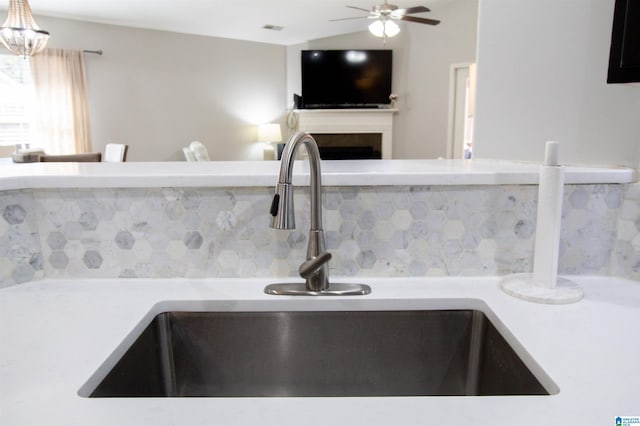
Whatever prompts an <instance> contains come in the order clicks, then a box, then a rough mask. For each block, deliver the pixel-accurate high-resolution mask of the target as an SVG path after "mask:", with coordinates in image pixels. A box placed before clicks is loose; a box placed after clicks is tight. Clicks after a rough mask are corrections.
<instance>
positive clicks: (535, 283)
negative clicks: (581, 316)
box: [500, 141, 583, 305]
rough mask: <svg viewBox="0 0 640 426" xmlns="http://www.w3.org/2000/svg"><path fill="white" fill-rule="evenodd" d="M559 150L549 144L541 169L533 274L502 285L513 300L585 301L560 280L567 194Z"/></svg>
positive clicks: (512, 277)
mask: <svg viewBox="0 0 640 426" xmlns="http://www.w3.org/2000/svg"><path fill="white" fill-rule="evenodd" d="M559 148H560V144H559V143H558V142H553V141H550V142H547V143H546V146H545V156H544V163H543V165H542V166H541V167H540V178H539V186H538V213H537V224H536V236H535V251H534V258H533V273H527V274H513V275H508V276H506V277H505V278H504V279H503V280H502V281H501V282H500V288H501V289H502V290H503V291H504V292H505V293H507V294H509V295H511V296H513V297H517V298H519V299H523V300H527V301H530V302H537V303H547V304H554V305H558V304H565V303H574V302H577V301H579V300H581V299H582V297H583V292H582V289H581V288H580V287H578V285H577V284H576V283H574V282H573V281H570V280H567V279H565V278H559V277H558V258H559V254H560V223H561V219H562V198H563V192H564V167H563V166H561V165H560V164H559V161H558V158H559Z"/></svg>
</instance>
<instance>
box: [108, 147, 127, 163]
mask: <svg viewBox="0 0 640 426" xmlns="http://www.w3.org/2000/svg"><path fill="white" fill-rule="evenodd" d="M128 149H129V147H128V146H127V145H125V144H121V143H108V144H106V145H105V147H104V158H103V161H104V162H105V163H122V162H124V161H127V151H128Z"/></svg>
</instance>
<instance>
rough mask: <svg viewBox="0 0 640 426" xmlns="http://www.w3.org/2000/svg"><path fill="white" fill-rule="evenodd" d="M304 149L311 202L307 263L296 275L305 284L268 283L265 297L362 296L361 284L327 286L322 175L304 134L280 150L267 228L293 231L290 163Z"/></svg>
mask: <svg viewBox="0 0 640 426" xmlns="http://www.w3.org/2000/svg"><path fill="white" fill-rule="evenodd" d="M302 145H304V146H305V147H306V149H307V157H308V158H309V169H310V180H309V197H310V199H311V214H310V230H309V242H308V243H309V245H308V247H307V260H306V261H305V262H303V263H302V265H300V268H299V272H300V276H301V277H302V278H304V279H305V283H304V284H302V283H300V284H298V283H282V284H271V285H268V286H267V287H266V288H265V290H264V291H265V292H266V293H268V294H279V295H362V294H368V293H370V292H371V288H370V287H369V286H367V285H364V284H332V285H331V287H330V286H329V264H328V262H329V260H330V259H331V254H330V253H329V252H327V251H326V247H325V242H324V231H323V230H322V173H321V170H320V152H319V151H318V145H317V144H316V141H315V139H313V137H312V136H311V135H310V134H309V133H306V132H298V133H296V134H294V135H293V136H291V138H290V139H289V141H288V142H287V144H286V145H285V147H284V150H283V151H282V159H281V163H280V177H279V179H278V183H277V185H276V192H275V195H274V196H273V202H272V203H271V211H270V213H271V227H272V228H275V229H293V228H295V215H294V208H293V184H292V183H291V181H292V175H293V163H294V160H295V156H296V154H297V152H298V149H299V148H300V146H302Z"/></svg>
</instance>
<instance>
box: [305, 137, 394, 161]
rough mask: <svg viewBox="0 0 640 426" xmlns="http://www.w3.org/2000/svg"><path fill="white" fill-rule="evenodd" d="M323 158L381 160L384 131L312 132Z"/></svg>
mask: <svg viewBox="0 0 640 426" xmlns="http://www.w3.org/2000/svg"><path fill="white" fill-rule="evenodd" d="M311 136H313V137H314V139H315V140H316V142H317V143H318V149H319V150H320V158H322V159H323V160H380V159H381V158H382V133H312V134H311Z"/></svg>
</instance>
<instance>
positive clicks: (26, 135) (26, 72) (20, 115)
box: [0, 54, 35, 146]
mask: <svg viewBox="0 0 640 426" xmlns="http://www.w3.org/2000/svg"><path fill="white" fill-rule="evenodd" d="M34 107H35V90H34V85H33V78H32V74H31V66H30V63H29V60H28V59H24V58H23V57H22V56H17V55H10V54H0V146H13V145H16V144H27V143H30V142H31V138H32V136H31V133H32V130H33V124H32V123H33V117H34Z"/></svg>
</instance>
